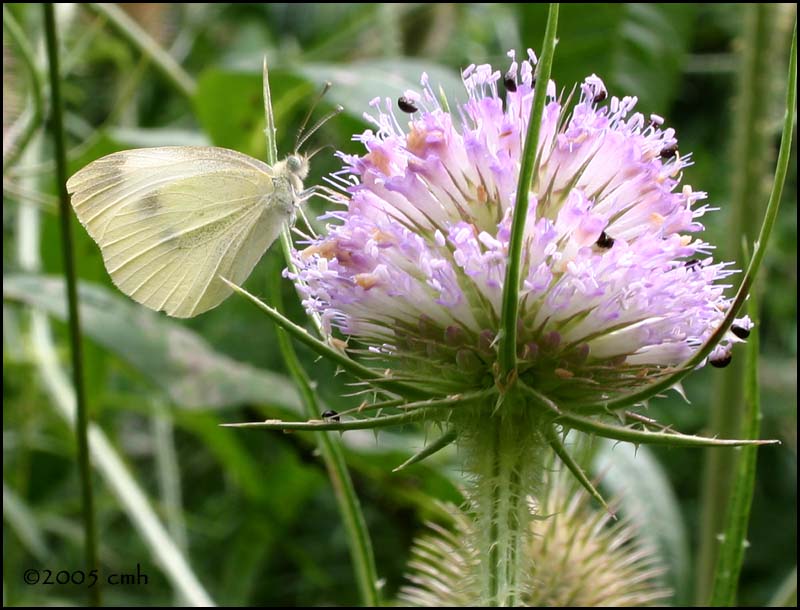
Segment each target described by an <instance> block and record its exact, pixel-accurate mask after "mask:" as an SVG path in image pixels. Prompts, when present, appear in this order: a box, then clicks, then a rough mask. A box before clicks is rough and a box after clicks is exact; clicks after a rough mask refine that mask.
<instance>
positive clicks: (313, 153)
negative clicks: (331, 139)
mask: <svg viewBox="0 0 800 610" xmlns="http://www.w3.org/2000/svg"><path fill="white" fill-rule="evenodd" d="M326 148H330V149H331V150H336V147H335V146H334V145H333V144H323V145H322V146H317V148H315V149H314V150H312V151H311V152H310V153H308V154H307V155H306V159H308V160H309V161H311V159H313V158H314V156H315V155H316V154H317V153H320V152H322V151H323V150H325V149H326Z"/></svg>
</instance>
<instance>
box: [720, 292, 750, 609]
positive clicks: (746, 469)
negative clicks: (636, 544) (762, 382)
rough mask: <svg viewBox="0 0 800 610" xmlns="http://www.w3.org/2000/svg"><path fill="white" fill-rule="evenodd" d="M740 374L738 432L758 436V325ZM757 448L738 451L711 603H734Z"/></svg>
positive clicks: (748, 346) (748, 344)
mask: <svg viewBox="0 0 800 610" xmlns="http://www.w3.org/2000/svg"><path fill="white" fill-rule="evenodd" d="M748 305H749V312H748V313H749V314H750V317H751V318H752V319H753V321H754V322H755V321H757V320H758V299H757V298H756V294H755V293H754V294H753V295H752V296H751V297H750V302H749V304H748ZM745 366H746V368H745V374H744V404H745V413H744V422H743V424H744V425H743V426H742V430H741V431H740V432H739V435H740V436H741V437H742V438H751V439H753V438H758V435H759V433H760V431H761V403H760V399H759V395H758V326H756V328H755V329H753V332H752V333H751V334H750V337H748V339H747V362H746V363H745ZM757 450H758V449H757V447H754V446H749V447H743V448H742V450H741V452H740V453H739V454H738V462H737V464H736V471H735V479H734V481H733V490H732V493H731V498H730V503H729V504H728V510H727V513H726V515H725V521H724V523H723V525H724V528H723V532H724V534H723V537H722V544H721V545H720V547H719V553H718V556H717V565H716V568H715V570H714V581H713V586H712V589H711V604H710V605H711V606H715V607H732V606H735V605H736V592H737V589H738V584H739V574H740V572H741V570H742V562H743V561H744V550H745V547H746V545H747V524H748V521H749V519H750V507H751V505H752V502H753V489H754V488H755V482H756V458H757V455H758V454H757Z"/></svg>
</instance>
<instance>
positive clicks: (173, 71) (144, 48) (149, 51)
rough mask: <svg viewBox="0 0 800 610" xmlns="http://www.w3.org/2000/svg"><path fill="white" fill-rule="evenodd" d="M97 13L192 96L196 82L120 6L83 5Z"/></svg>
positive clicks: (174, 83) (166, 76)
mask: <svg viewBox="0 0 800 610" xmlns="http://www.w3.org/2000/svg"><path fill="white" fill-rule="evenodd" d="M85 6H86V7H87V8H89V9H90V10H92V11H94V12H95V13H97V14H98V15H100V16H102V17H105V18H106V19H108V21H109V23H110V24H111V25H112V26H113V27H114V29H116V30H117V32H119V33H120V34H121V35H122V37H123V38H124V39H125V40H127V41H128V42H129V43H130V44H131V45H133V46H134V47H136V48H137V49H139V51H141V52H142V53H143V54H144V55H145V56H146V57H147V58H148V59H150V61H152V62H153V66H154V67H155V68H156V69H157V70H158V71H159V72H160V73H161V74H162V75H163V76H164V77H165V78H166V79H167V80H168V81H169V82H171V83H172V84H173V85H174V86H175V88H176V89H177V90H178V91H179V92H180V93H181V94H183V95H184V96H186V97H188V98H191V97H193V96H194V93H195V90H196V89H197V84H196V83H195V81H194V79H193V78H192V77H191V76H190V75H189V74H188V73H187V72H186V70H184V69H183V68H182V67H181V65H180V64H179V63H178V62H177V61H175V60H174V59H173V58H172V55H170V54H169V53H168V52H167V51H166V50H165V49H164V48H163V47H162V46H161V45H160V44H158V42H156V41H155V40H154V39H153V37H152V36H150V34H148V33H147V32H145V31H144V30H143V29H142V28H141V27H140V26H139V24H138V23H136V22H135V21H134V20H133V19H131V18H130V17H128V15H126V14H125V11H123V10H122V9H121V8H119V7H118V6H117V5H115V4H111V3H108V2H90V3H88V4H86V5H85Z"/></svg>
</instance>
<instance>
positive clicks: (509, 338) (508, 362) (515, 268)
mask: <svg viewBox="0 0 800 610" xmlns="http://www.w3.org/2000/svg"><path fill="white" fill-rule="evenodd" d="M557 28H558V4H556V3H553V4H551V5H550V12H549V13H548V16H547V28H546V29H545V33H544V42H542V56H541V58H540V60H539V64H538V66H537V68H536V82H537V83H538V86H537V87H535V88H534V94H533V103H532V104H531V116H530V118H529V119H528V133H527V135H526V136H525V148H524V151H523V153H522V166H521V167H520V170H519V182H518V183H517V201H516V203H515V204H514V218H513V220H512V222H511V239H510V240H509V244H508V267H507V268H506V277H505V282H504V284H503V305H502V310H501V317H500V341H499V345H498V361H499V364H500V381H501V384H502V385H504V386H505V385H506V383H507V381H508V378H509V375H511V373H512V371H513V370H514V369H516V366H517V314H518V313H519V278H520V274H521V270H522V242H523V240H524V238H525V221H526V220H527V218H528V202H529V199H530V194H531V193H530V191H531V186H532V183H533V173H534V168H535V165H536V156H537V155H536V153H537V150H538V148H539V132H540V131H541V129H542V115H543V114H544V102H545V98H546V97H547V84H548V83H549V82H550V69H551V68H552V66H553V55H554V53H555V48H556V30H557ZM534 186H535V185H534Z"/></svg>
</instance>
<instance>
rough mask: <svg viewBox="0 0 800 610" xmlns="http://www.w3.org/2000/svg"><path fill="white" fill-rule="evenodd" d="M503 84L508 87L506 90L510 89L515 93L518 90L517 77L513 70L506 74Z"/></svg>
mask: <svg viewBox="0 0 800 610" xmlns="http://www.w3.org/2000/svg"><path fill="white" fill-rule="evenodd" d="M503 85H504V86H505V88H506V91H510V92H511V93H514V91H516V90H517V77H516V75H515V74H514V73H513V72H506V75H505V76H504V77H503Z"/></svg>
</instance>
